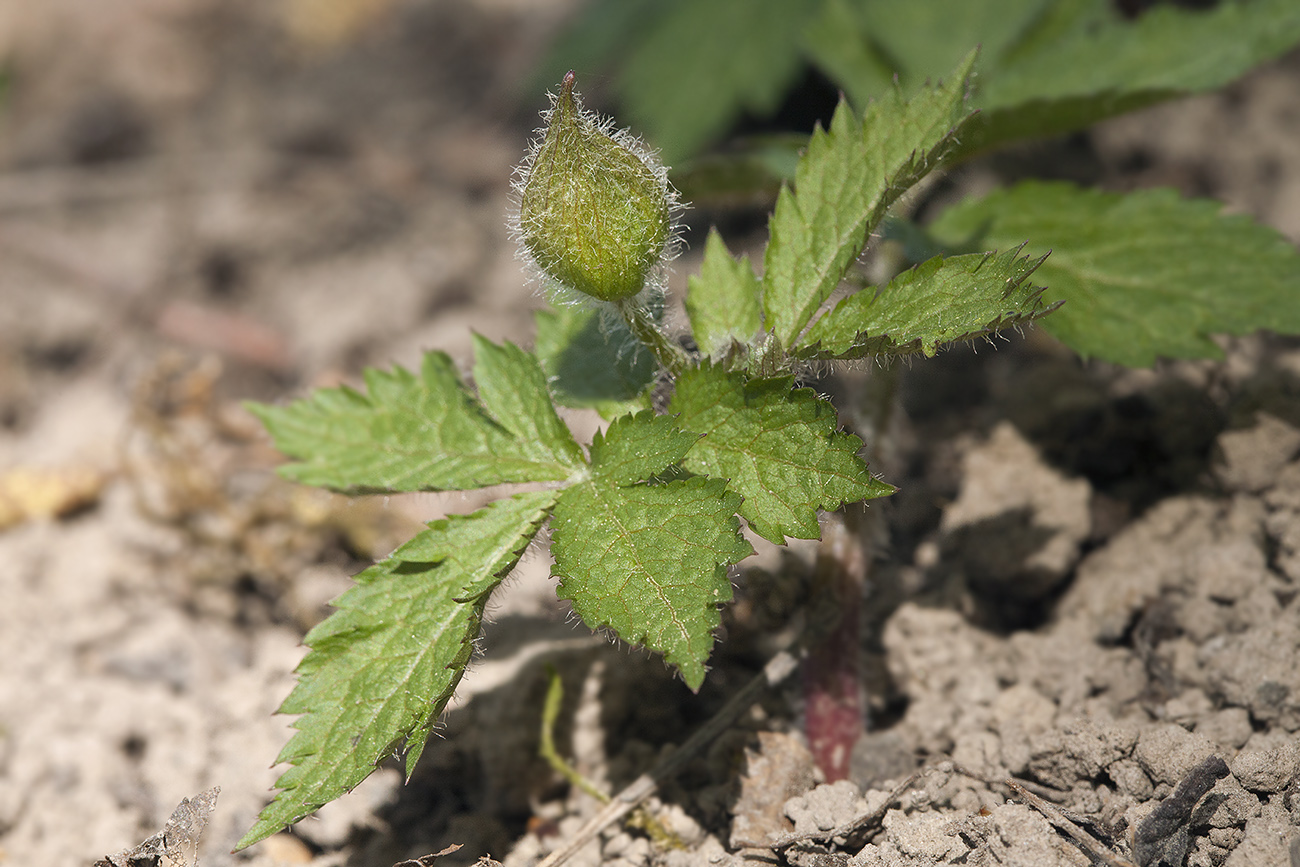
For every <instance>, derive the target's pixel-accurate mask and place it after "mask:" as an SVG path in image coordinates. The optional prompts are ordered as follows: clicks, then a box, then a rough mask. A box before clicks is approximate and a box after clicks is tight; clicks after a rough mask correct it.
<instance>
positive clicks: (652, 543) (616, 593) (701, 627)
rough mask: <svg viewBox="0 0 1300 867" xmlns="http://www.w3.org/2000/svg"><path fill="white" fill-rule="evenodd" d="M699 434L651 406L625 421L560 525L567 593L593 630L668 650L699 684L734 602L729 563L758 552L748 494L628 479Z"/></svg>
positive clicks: (570, 491) (555, 525) (557, 518)
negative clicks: (747, 514) (744, 513)
mask: <svg viewBox="0 0 1300 867" xmlns="http://www.w3.org/2000/svg"><path fill="white" fill-rule="evenodd" d="M695 439H696V436H695V435H694V434H683V433H682V432H681V431H680V430H675V426H674V425H673V424H672V421H671V419H667V418H664V417H659V418H655V417H653V416H651V415H650V414H648V413H644V414H639V415H638V416H635V417H627V418H624V419H619V420H617V421H616V422H615V423H614V424H612V425H611V426H610V428H609V430H608V431H607V432H606V434H605V436H604V437H602V438H601V439H600V440H599V441H597V442H594V443H593V444H592V448H591V459H592V464H591V467H592V472H591V477H590V478H589V479H587V480H586V481H584V482H580V483H578V484H574V485H572V486H570V487H568V488H566V489H565V491H564V492H563V493H562V494H561V495H560V500H559V502H558V503H557V504H556V506H555V515H554V518H553V520H552V522H551V554H552V555H553V556H554V557H555V569H554V572H555V574H556V575H559V576H561V580H560V586H559V589H558V591H557V592H558V594H559V596H560V597H561V598H563V599H568V600H570V601H571V602H572V604H573V609H574V610H575V611H576V612H578V615H579V616H580V617H582V619H583V621H584V622H585V623H587V625H589V626H591V627H592V628H599V627H602V626H608V627H609V628H610V629H612V630H614V632H615V633H617V634H618V636H619V637H620V638H622V639H623V640H624V641H627V642H630V643H632V644H642V645H644V646H646V647H648V648H650V649H651V650H654V651H657V652H659V653H662V654H663V656H664V659H665V660H667V661H668V662H669V663H670V664H672V665H674V666H676V667H677V669H678V670H679V671H680V672H681V675H682V679H683V680H685V681H686V684H687V685H688V686H690V687H691V688H692V689H698V688H699V686H700V684H701V683H703V682H704V672H705V668H704V663H705V660H707V659H708V656H709V651H710V649H711V648H712V647H713V630H714V629H716V628H717V626H718V623H719V622H720V620H719V616H718V610H717V608H718V605H720V604H722V603H724V602H727V601H729V600H730V599H731V582H730V581H729V580H728V578H727V567H728V566H731V565H733V564H735V563H738V562H740V561H741V560H742V559H744V558H745V557H747V556H749V555H750V554H752V553H753V549H752V548H751V547H750V545H749V543H748V542H746V541H745V540H744V538H743V537H742V536H741V535H740V522H739V520H738V519H737V518H736V509H737V508H739V506H740V497H738V496H737V495H736V494H733V493H731V492H730V491H728V490H727V485H726V482H724V481H722V480H720V479H705V478H700V477H693V478H688V479H680V480H676V481H671V482H668V483H666V484H663V483H661V484H644V483H636V484H629V483H628V480H629V479H633V478H635V477H636V476H641V477H642V478H648V477H650V476H652V475H655V474H658V473H660V472H661V471H662V470H664V469H666V468H667V467H668V465H669V464H671V463H672V462H674V461H676V460H679V459H680V455H681V454H682V453H684V452H685V451H686V449H687V448H689V445H690V443H692V442H694V441H695ZM652 453H653V455H654V457H653V458H652V457H651V454H652Z"/></svg>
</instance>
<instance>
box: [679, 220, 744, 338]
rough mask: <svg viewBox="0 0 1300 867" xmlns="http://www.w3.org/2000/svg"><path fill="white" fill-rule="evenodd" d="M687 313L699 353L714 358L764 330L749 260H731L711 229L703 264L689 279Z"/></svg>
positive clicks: (725, 247)
mask: <svg viewBox="0 0 1300 867" xmlns="http://www.w3.org/2000/svg"><path fill="white" fill-rule="evenodd" d="M686 313H687V315H688V316H690V318H691V330H692V332H693V333H694V335H695V342H696V344H697V345H699V347H700V352H702V353H704V354H705V355H708V356H717V355H720V354H722V353H724V352H726V351H727V350H728V349H729V348H730V347H731V345H732V343H733V342H735V343H739V344H740V345H742V346H743V345H746V344H748V343H749V342H750V341H751V340H753V339H754V337H755V335H757V334H758V332H759V331H760V330H762V328H763V313H762V310H761V309H760V308H759V288H758V278H757V277H755V276H754V269H753V268H751V267H750V265H749V257H748V256H742V257H740V258H739V259H734V258H732V256H731V253H729V252H728V251H727V245H726V244H725V243H724V242H723V240H722V237H721V236H720V235H718V233H717V231H716V230H714V231H712V232H709V240H708V241H707V242H705V245H704V264H703V265H701V266H700V273H699V276H697V277H692V278H691V279H690V291H689V292H688V294H687V295H686Z"/></svg>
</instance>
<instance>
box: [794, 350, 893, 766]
mask: <svg viewBox="0 0 1300 867" xmlns="http://www.w3.org/2000/svg"><path fill="white" fill-rule="evenodd" d="M862 394H863V399H862V404H861V406H860V407H859V412H858V415H859V418H858V424H857V425H856V427H857V428H858V432H859V434H860V435H861V436H862V437H863V439H864V440H866V443H867V449H866V457H867V461H868V464H869V465H870V466H872V468H873V469H876V470H877V471H878V470H879V465H880V463H882V462H884V463H889V462H890V461H889V460H888V458H887V456H886V455H885V451H886V448H887V446H888V445H889V439H888V433H887V431H888V429H889V424H890V421H891V419H892V417H893V411H894V407H895V405H896V402H897V394H898V369H897V368H896V367H894V368H876V369H875V370H873V371H872V375H871V378H870V379H869V380H868V382H867V384H866V387H865V388H864V389H863V392H862ZM835 517H836V518H837V519H838V520H837V521H836V522H835V523H834V524H832V525H830V526H828V527H827V529H826V531H825V533H824V534H823V541H822V546H821V549H820V551H819V553H818V557H817V566H816V572H815V574H814V578H813V580H814V584H815V586H814V592H815V593H816V594H817V595H818V596H821V598H822V600H823V603H824V604H822V605H818V606H817V609H818V610H819V611H826V612H829V615H828V617H827V622H826V623H825V625H824V631H823V632H822V633H821V635H820V636H819V639H818V640H817V641H815V642H814V643H813V644H812V645H811V646H810V647H809V648H808V656H807V657H806V659H805V660H804V667H803V676H802V680H803V694H804V708H805V711H804V733H805V735H806V736H807V738H808V747H809V749H810V750H811V752H812V754H813V758H814V760H815V761H816V762H817V766H818V767H819V768H820V769H821V771H822V773H823V774H824V775H825V777H826V781H827V782H830V783H833V782H835V781H836V780H843V779H846V778H847V777H848V775H849V767H850V764H851V761H852V757H853V745H854V744H855V743H857V740H858V737H859V736H860V735H861V734H862V732H863V731H864V730H865V720H864V719H863V697H862V685H861V677H860V673H859V670H858V654H859V652H860V649H861V646H862V635H861V632H862V625H861V616H860V614H861V605H862V597H863V594H864V593H865V592H866V591H867V584H868V580H869V578H870V574H871V562H872V559H873V554H874V552H875V549H876V541H877V538H878V537H879V536H880V535H881V534H882V533H883V532H884V522H883V511H882V508H881V507H879V506H877V507H875V508H867V507H865V506H849V507H846V508H845V509H843V510H842V511H841V512H840V513H839V514H838V515H836V516H835ZM818 591H820V592H818Z"/></svg>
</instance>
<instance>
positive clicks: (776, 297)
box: [763, 52, 975, 346]
mask: <svg viewBox="0 0 1300 867" xmlns="http://www.w3.org/2000/svg"><path fill="white" fill-rule="evenodd" d="M974 62H975V52H971V53H970V54H969V55H968V56H967V57H966V59H965V61H963V63H962V64H961V65H960V66H959V67H957V69H956V70H955V71H954V72H953V73H952V74H951V75H950V76H949V77H948V79H947V81H945V82H944V83H942V84H939V85H937V86H935V87H932V88H930V89H928V90H925V91H923V92H922V93H920V94H918V95H917V96H916V97H914V98H913V99H912V100H910V101H908V100H906V99H904V98H903V95H902V93H901V91H899V90H897V89H894V90H891V91H890V92H889V93H887V94H886V95H885V96H884V97H882V98H881V99H880V100H879V101H878V102H875V103H872V104H871V106H869V107H868V108H867V111H866V114H865V115H864V116H863V118H862V120H858V119H857V118H855V117H854V116H853V114H852V111H851V109H850V108H849V107H848V104H847V103H843V102H841V104H840V106H839V108H838V109H836V111H835V117H834V119H833V120H832V121H831V127H830V129H829V131H825V132H823V131H821V130H818V131H817V132H814V133H813V136H812V138H811V139H810V140H809V142H808V151H807V153H806V154H805V155H804V157H803V159H802V160H800V161H799V169H798V171H797V172H796V174H795V187H794V190H793V191H791V190H790V189H789V188H788V187H787V188H784V189H782V191H781V194H780V196H778V198H777V202H776V211H775V213H774V214H773V215H772V219H771V221H770V223H769V227H770V233H771V238H770V240H769V241H768V245H767V254H766V256H765V257H764V269H763V309H764V312H765V319H764V324H765V326H766V327H767V328H768V329H769V330H774V331H775V332H776V336H777V337H778V338H779V339H780V340H781V342H782V343H783V344H785V345H786V346H790V345H792V344H793V343H794V339H795V338H796V337H797V336H798V334H799V332H800V331H801V330H802V329H803V327H804V326H805V325H807V324H808V321H809V320H810V319H811V318H812V316H813V314H814V313H815V312H816V311H817V308H818V307H819V306H821V304H822V302H823V301H825V300H826V298H827V297H828V296H829V295H830V294H831V291H832V290H833V289H834V288H835V287H836V285H838V284H839V282H840V280H841V279H842V278H843V277H844V274H845V272H846V271H847V270H848V268H849V266H850V265H851V264H852V263H853V261H854V260H855V259H856V258H857V257H858V256H859V255H860V254H861V253H862V249H863V247H864V246H865V245H866V242H867V237H868V235H869V233H870V232H871V231H872V230H873V229H875V227H876V226H877V225H878V224H879V223H880V221H881V220H882V219H884V216H885V211H886V210H887V209H888V208H889V206H890V205H891V204H893V202H894V201H895V200H896V199H897V198H898V197H899V196H900V195H902V194H903V193H904V192H906V191H907V189H908V188H909V187H911V186H912V185H913V184H915V183H916V182H917V181H919V180H920V179H921V178H923V177H925V175H927V174H928V173H930V172H931V171H933V170H934V169H936V168H937V167H938V166H939V164H940V163H941V162H942V160H943V159H944V156H945V154H946V153H947V152H948V151H949V150H950V149H951V148H952V147H953V146H954V143H955V141H956V138H957V135H958V133H959V131H960V128H961V125H962V123H963V117H962V104H963V96H964V94H965V90H966V76H967V75H968V73H969V72H970V68H971V66H972V64H973V63H974Z"/></svg>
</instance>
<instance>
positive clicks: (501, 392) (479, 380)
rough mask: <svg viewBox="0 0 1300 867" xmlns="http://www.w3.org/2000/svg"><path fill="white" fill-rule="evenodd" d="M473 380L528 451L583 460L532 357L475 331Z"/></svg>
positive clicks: (541, 458) (575, 463)
mask: <svg viewBox="0 0 1300 867" xmlns="http://www.w3.org/2000/svg"><path fill="white" fill-rule="evenodd" d="M474 382H475V384H477V385H478V395H479V399H480V400H482V401H483V406H484V407H485V408H486V409H487V411H488V412H489V413H491V414H492V416H493V417H494V418H496V419H498V420H499V422H500V423H501V424H502V426H504V427H507V428H509V429H510V432H511V433H512V434H514V438H515V440H516V441H517V442H519V443H521V444H523V445H524V446H525V451H526V452H527V454H528V455H529V456H532V457H535V458H536V460H538V462H545V461H548V460H551V461H555V462H556V463H560V464H563V465H564V466H567V467H571V468H578V467H581V466H583V465H584V464H585V463H586V462H587V459H586V457H585V456H584V455H583V453H582V447H581V446H579V445H578V443H577V442H576V441H575V440H574V439H573V434H572V433H570V432H569V428H568V427H567V426H566V425H565V424H564V422H562V421H560V417H559V416H558V415H556V414H555V406H554V404H552V402H551V393H550V390H549V389H547V387H546V375H545V374H544V373H543V372H542V368H541V365H540V363H539V361H538V359H537V358H536V357H535V356H532V355H529V354H528V353H527V352H524V351H523V350H522V349H520V348H519V347H518V346H515V345H514V344H513V343H510V342H506V343H505V344H503V345H501V346H498V345H497V344H495V343H493V342H492V341H490V340H488V339H487V338H486V337H483V336H482V335H479V334H475V335H474ZM522 456H523V455H521V457H522Z"/></svg>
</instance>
